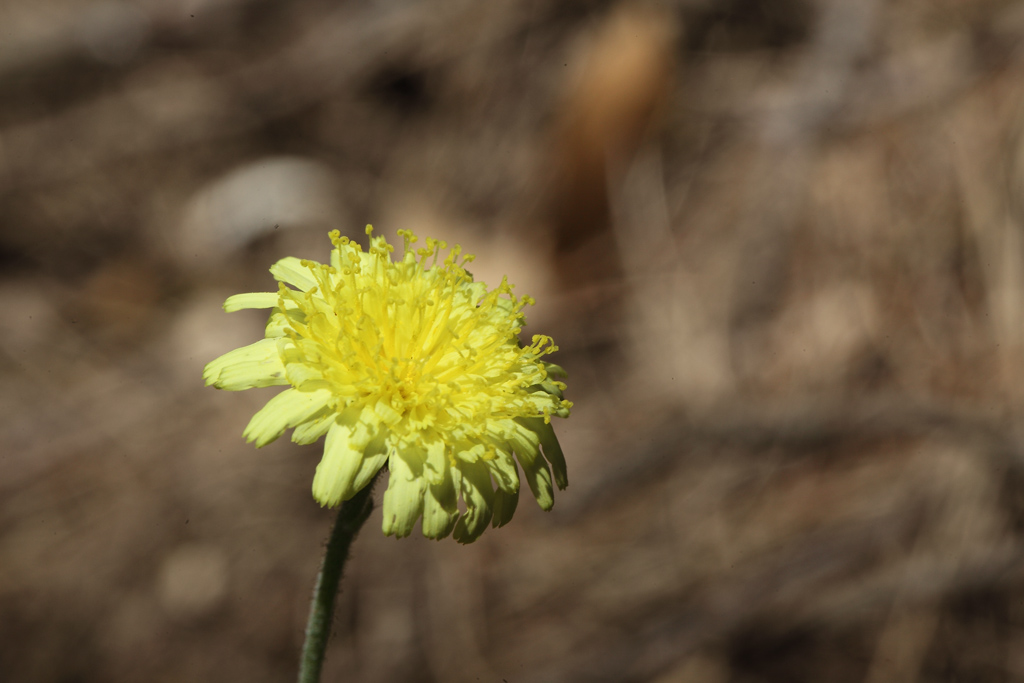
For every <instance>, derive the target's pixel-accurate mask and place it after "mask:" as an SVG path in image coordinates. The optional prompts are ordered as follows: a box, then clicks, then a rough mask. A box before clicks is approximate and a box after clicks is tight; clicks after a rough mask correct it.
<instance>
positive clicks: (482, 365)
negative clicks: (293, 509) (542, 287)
mask: <svg viewBox="0 0 1024 683" xmlns="http://www.w3.org/2000/svg"><path fill="white" fill-rule="evenodd" d="M366 233H367V235H371V233H372V228H371V227H370V226H367V228H366ZM399 235H401V236H402V237H403V239H404V240H405V253H404V255H403V257H402V258H401V260H399V261H392V258H391V253H392V252H393V251H394V247H393V246H392V245H390V244H388V242H387V240H385V239H384V238H383V237H372V236H371V239H370V249H369V252H364V251H363V250H362V247H361V246H360V245H359V244H357V243H355V242H351V241H349V239H348V238H347V237H342V236H341V235H340V234H339V233H338V231H334V232H332V233H331V234H330V238H331V242H332V243H333V244H334V250H333V251H332V252H331V263H330V265H329V266H328V265H323V264H320V263H316V262H314V261H307V260H299V259H297V258H292V257H288V258H284V259H281V260H280V261H278V262H277V263H275V264H274V265H273V266H272V267H271V268H270V272H271V273H272V274H273V275H274V278H275V279H277V280H278V281H279V282H280V283H281V284H280V285H279V289H278V291H277V292H276V293H270V292H266V293H254V294H236V295H235V296H232V297H230V298H229V299H228V300H227V301H226V302H225V303H224V310H226V311H228V312H232V311H237V310H241V309H243V308H271V309H273V310H272V311H271V313H270V320H269V321H268V323H267V329H266V338H265V339H262V340H260V341H258V342H256V343H255V344H251V345H249V346H246V347H243V348H240V349H236V350H234V351H231V352H229V353H227V354H225V355H223V356H221V357H220V358H218V359H216V360H214V361H213V362H211V363H210V364H209V365H207V366H206V369H205V370H204V372H203V377H204V379H205V380H206V384H207V386H209V385H213V386H215V387H217V388H218V389H227V390H231V391H238V390H241V389H249V388H252V387H266V386H278V385H281V386H283V385H286V384H290V385H291V388H289V389H287V390H285V391H283V392H282V393H280V394H278V395H277V396H275V397H274V398H272V399H271V400H270V401H269V402H268V403H267V405H266V406H264V407H263V408H262V409H261V410H260V411H259V412H258V413H256V415H254V416H253V418H252V420H251V421H250V422H249V426H248V427H246V429H245V433H244V435H245V437H246V438H247V439H248V440H249V441H253V442H255V443H256V446H257V447H260V446H265V445H266V444H268V443H270V442H271V441H273V440H275V439H276V438H278V437H279V436H281V434H283V433H284V431H285V430H286V429H288V428H294V432H293V433H292V440H293V441H295V442H296V443H312V442H314V441H316V440H317V439H319V438H320V437H321V436H324V435H326V436H327V439H326V442H325V445H324V455H323V458H322V460H321V461H320V464H319V465H318V466H317V468H316V475H315V476H314V478H313V497H314V498H315V499H316V500H317V501H319V503H320V504H321V505H327V506H331V507H334V506H336V505H339V504H340V503H341V502H342V501H344V500H348V499H349V498H351V497H352V496H353V495H355V493H356V492H357V491H359V490H360V489H362V488H363V487H364V486H366V485H367V484H368V483H369V482H370V481H371V480H372V479H373V477H374V475H375V474H376V473H377V471H378V470H380V468H381V467H383V466H384V464H385V463H387V466H388V471H389V473H390V476H389V480H388V488H387V491H386V492H385V494H384V533H385V534H388V535H392V534H393V535H395V536H398V537H402V536H408V535H409V533H410V532H411V531H412V528H413V525H414V524H415V522H416V520H417V519H419V518H420V517H422V518H423V524H422V528H423V535H424V536H427V537H429V538H437V539H440V538H444V537H446V536H447V535H448V534H450V533H452V532H453V531H454V535H455V539H456V540H458V541H460V542H462V543H469V542H472V541H473V540H475V539H476V538H477V537H479V536H480V534H481V533H483V531H484V529H485V528H486V527H487V524H488V522H491V523H492V524H493V526H495V527H498V526H502V525H504V524H506V523H507V522H508V521H509V520H510V519H511V518H512V514H513V512H515V508H516V504H517V502H518V500H519V472H518V470H517V468H516V464H515V463H516V461H518V462H519V465H520V466H521V467H522V469H523V472H524V473H525V475H526V482H527V484H528V485H529V487H530V490H531V491H532V493H533V495H534V497H535V498H536V499H537V502H538V503H539V504H540V506H541V508H543V509H545V510H549V509H550V508H551V506H552V505H553V504H554V497H553V492H552V486H551V484H552V471H553V472H554V483H555V484H557V485H558V487H559V488H560V489H562V488H565V486H566V484H567V479H566V468H565V459H564V458H563V456H562V451H561V448H560V447H559V445H558V440H557V439H556V438H555V432H554V430H553V429H552V426H551V417H552V416H558V417H568V416H569V408H570V407H571V406H572V404H571V403H570V402H569V401H566V400H564V398H563V396H562V391H563V390H564V389H565V385H564V384H562V383H561V382H558V381H555V380H554V379H553V378H554V377H564V375H565V372H564V371H563V370H562V369H561V368H560V367H558V366H557V365H554V364H552V363H547V362H545V361H544V360H542V358H543V357H544V356H545V355H547V354H549V353H551V352H553V351H556V350H557V347H556V346H554V345H553V344H552V341H551V339H550V338H549V337H544V336H534V337H533V342H532V343H531V344H530V345H528V346H523V345H521V344H520V342H519V337H518V335H519V332H520V330H521V328H522V326H523V324H524V316H523V312H522V311H523V308H524V307H525V306H526V305H527V304H532V303H533V300H532V299H531V298H530V297H526V296H524V297H516V296H514V295H513V294H512V287H511V285H509V284H508V282H507V280H502V283H501V284H500V285H499V286H498V287H497V288H496V289H493V290H490V291H488V290H487V287H486V285H484V284H483V283H480V282H474V281H473V276H472V275H471V274H470V273H469V272H468V271H466V269H465V268H464V265H465V264H466V263H468V262H470V261H472V260H473V257H472V256H471V255H466V256H465V257H463V259H462V262H461V264H460V263H458V262H457V261H458V258H459V256H460V254H461V249H460V247H459V246H458V245H455V247H454V248H453V249H452V250H451V252H450V253H449V254H448V256H447V257H446V258H444V259H443V261H441V262H440V263H439V262H438V261H439V258H440V252H441V250H443V249H447V244H445V243H444V242H441V241H438V240H434V239H427V241H426V244H427V246H426V248H425V249H417V250H415V251H414V250H413V249H412V248H411V247H410V245H411V244H412V243H414V242H416V241H417V238H416V236H415V235H413V234H412V233H411V232H408V231H399ZM286 284H287V285H291V287H294V288H295V289H291V288H289V287H286V286H285V285H286ZM513 454H514V457H513ZM549 464H550V468H549ZM492 479H493V482H494V483H493V484H492ZM495 484H496V488H495ZM460 498H461V500H462V501H463V504H464V508H465V510H464V511H463V512H461V514H460V511H459V499H460Z"/></svg>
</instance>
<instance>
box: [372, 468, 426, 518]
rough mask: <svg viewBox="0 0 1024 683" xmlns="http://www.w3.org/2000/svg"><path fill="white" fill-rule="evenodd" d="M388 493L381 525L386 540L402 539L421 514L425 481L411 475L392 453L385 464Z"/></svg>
mask: <svg viewBox="0 0 1024 683" xmlns="http://www.w3.org/2000/svg"><path fill="white" fill-rule="evenodd" d="M388 470H389V471H390V476H389V477H388V490H387V491H385V492H384V523H383V525H382V528H383V530H384V534H385V535H386V536H395V537H396V538H405V537H406V536H408V535H409V534H410V533H412V528H413V525H415V524H416V520H417V519H418V518H419V516H420V513H422V512H423V494H424V488H425V486H426V481H425V480H424V479H423V477H422V476H420V475H421V474H422V473H420V474H417V473H415V472H413V470H412V468H411V467H410V466H409V463H408V462H406V459H405V458H403V457H402V454H401V453H398V452H395V453H392V456H391V458H390V459H389V461H388Z"/></svg>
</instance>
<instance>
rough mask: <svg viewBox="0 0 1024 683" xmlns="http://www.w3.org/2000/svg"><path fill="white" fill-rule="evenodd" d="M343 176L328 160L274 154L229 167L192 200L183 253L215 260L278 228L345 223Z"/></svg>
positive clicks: (206, 262)
mask: <svg viewBox="0 0 1024 683" xmlns="http://www.w3.org/2000/svg"><path fill="white" fill-rule="evenodd" d="M337 184H338V180H337V177H336V176H335V174H334V172H333V171H332V170H331V169H330V168H328V167H327V166H326V165H325V164H322V163H319V162H317V161H312V160H309V159H302V158H297V157H269V158H265V159H261V160H259V161H255V162H253V163H250V164H246V165H244V166H241V167H239V168H236V169H235V170H233V171H231V172H229V173H227V174H226V175H224V176H222V177H221V178H219V179H218V180H215V181H213V182H212V183H210V184H209V185H207V186H205V187H204V188H202V189H201V190H200V191H199V192H197V193H196V194H195V195H194V196H193V197H192V199H191V200H190V201H189V202H188V205H187V206H186V208H185V210H184V212H183V217H182V221H181V225H180V231H179V234H178V256H179V257H180V258H181V260H182V262H183V263H184V264H185V265H187V266H199V267H203V266H210V265H213V264H216V263H217V262H219V261H220V260H222V259H224V258H226V257H228V256H229V255H231V254H233V253H235V252H237V251H238V250H239V249H242V248H243V247H245V246H246V245H247V244H250V243H252V242H253V241H255V240H257V239H259V238H260V237H263V236H265V235H268V234H271V233H273V232H274V231H276V230H283V229H287V228H296V227H322V228H323V231H324V232H327V231H328V230H332V229H335V228H341V227H344V221H343V220H342V219H343V211H342V207H341V206H340V204H339V202H338V201H337Z"/></svg>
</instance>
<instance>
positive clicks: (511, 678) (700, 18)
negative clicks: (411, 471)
mask: <svg viewBox="0 0 1024 683" xmlns="http://www.w3.org/2000/svg"><path fill="white" fill-rule="evenodd" d="M1022 125H1024V4H1022V3H1018V2H1010V1H1008V0H973V1H966V0H902V1H900V2H892V1H889V2H882V1H881V0H856V1H854V0H676V1H665V2H648V3H642V2H629V1H627V0H620V1H618V2H613V1H608V0H603V1H596V0H595V1H584V0H488V1H487V2H480V1H479V0H431V1H429V2H428V1H426V0H419V1H414V0H388V1H384V0H353V1H348V2H342V1H341V0H334V1H328V0H291V1H289V2H284V1H282V0H184V1H182V0H138V1H136V2H119V1H114V0H108V1H103V2H100V1H96V0H74V1H71V0H3V2H2V4H0V679H2V680H4V681H55V682H66V683H72V682H74V683H91V682H93V681H97V682H98V681H246V682H248V683H259V682H261V681H268V682H269V681H286V680H293V678H294V676H295V672H296V665H297V657H298V650H299V647H300V644H301V637H302V629H303V626H304V623H305V617H306V612H307V607H308V598H309V596H310V593H311V590H312V585H313V581H314V577H315V575H316V572H317V569H318V565H319V562H320V557H321V553H322V544H323V542H324V540H325V538H326V536H327V533H328V530H329V526H330V524H331V521H332V519H333V514H332V513H331V512H329V511H327V510H322V509H320V508H319V507H318V506H317V505H316V503H315V502H314V501H313V500H312V497H311V495H310V482H311V480H312V475H313V471H314V468H315V466H316V463H317V462H318V460H319V458H320V453H321V448H320V447H319V446H308V447H298V446H294V445H292V444H291V443H289V442H288V440H287V439H282V440H281V441H280V442H278V443H275V444H273V445H271V446H269V447H267V448H265V449H262V450H259V451H257V450H255V449H254V448H252V446H250V445H247V444H245V443H244V441H243V440H242V438H241V432H242V429H243V427H244V426H245V425H246V423H247V421H248V419H249V417H250V416H251V415H252V413H253V412H255V411H256V410H257V409H258V408H259V407H260V406H262V405H263V404H264V403H265V402H266V400H267V399H268V398H269V396H271V395H272V394H273V391H272V390H254V391H249V392H243V393H238V394H228V393H224V392H217V391H214V390H212V389H204V388H203V387H202V381H201V377H200V375H201V369H202V367H203V365H204V364H205V363H206V362H207V361H209V360H211V359H213V358H214V357H216V356H217V355H219V354H221V353H223V352H225V351H227V350H230V349H232V348H235V347H237V346H240V345H243V344H246V343H249V342H251V341H255V340H256V339H257V338H259V337H260V336H261V331H262V325H263V322H264V320H263V319H262V318H261V316H262V315H264V314H262V313H261V312H255V311H246V312H241V313H236V314H232V315H227V314H225V313H224V312H223V311H222V310H221V308H220V305H221V303H222V301H223V300H224V298H226V297H227V296H228V295H229V294H232V293H235V292H242V291H264V290H268V289H270V288H272V287H273V286H274V285H273V283H272V280H271V278H270V275H269V273H267V268H268V267H269V266H270V264H271V263H273V262H274V261H275V260H276V259H278V258H280V257H282V256H285V255H295V256H302V257H308V258H314V259H318V260H323V259H325V258H326V257H327V254H328V251H329V243H328V241H327V238H326V233H327V231H328V230H330V229H334V228H337V229H340V230H341V231H342V232H343V233H344V234H348V235H350V236H353V237H356V238H358V239H365V236H364V235H363V226H364V225H365V224H367V223H373V224H374V226H375V227H376V228H377V230H378V231H379V232H382V233H384V234H387V235H393V234H394V232H395V230H397V229H399V228H406V229H412V230H414V231H416V232H417V233H419V234H420V235H421V236H427V235H433V236H436V237H439V238H443V239H446V240H448V241H449V243H452V242H459V243H461V244H463V245H464V247H465V248H466V249H467V250H468V251H471V252H475V253H476V254H477V255H478V260H477V263H476V264H474V266H475V267H474V268H473V270H474V273H475V274H476V276H477V278H478V279H483V280H484V281H486V282H487V283H488V284H490V285H491V286H493V285H495V284H497V283H498V282H499V281H500V278H501V275H503V274H508V275H509V278H510V281H512V282H514V283H516V284H517V285H518V287H517V292H518V293H520V294H522V293H528V294H531V295H533V296H534V297H536V298H537V300H538V303H537V305H536V306H535V307H534V308H533V309H531V310H530V312H529V322H530V326H529V328H528V329H527V330H526V334H530V333H537V332H543V333H545V334H550V335H552V336H553V337H554V338H555V340H556V342H557V343H558V344H559V345H560V347H561V350H560V351H559V353H558V354H556V356H555V357H554V360H555V361H556V362H558V363H560V364H562V365H563V366H565V367H566V368H567V369H568V371H569V374H570V378H569V381H568V382H569V391H568V392H567V396H568V398H570V399H571V400H573V401H574V402H575V408H574V410H573V415H572V418H571V419H569V420H567V421H559V422H558V424H557V425H556V428H557V430H558V433H559V435H560V438H561V441H562V444H563V446H564V448H565V452H566V455H567V459H568V462H569V480H570V487H569V488H568V490H566V491H565V492H563V493H561V494H560V495H558V496H557V498H556V505H555V509H554V510H553V511H552V512H551V513H548V514H545V513H542V512H541V511H540V510H539V509H537V507H536V506H535V505H533V504H532V502H531V501H530V500H529V498H525V499H524V500H523V503H522V504H521V505H520V509H519V512H518V513H517V515H516V518H515V519H514V520H513V522H512V523H511V524H510V525H509V526H508V527H505V528H504V529H501V530H500V531H496V532H491V531H489V532H487V533H486V534H484V536H483V538H482V539H481V540H480V541H478V542H477V543H475V544H473V545H471V546H468V547H461V546H457V545H456V544H455V543H454V542H452V541H450V540H448V541H444V542H440V543H434V542H429V541H426V540H424V539H423V538H422V537H420V536H418V535H414V536H413V537H411V538H409V539H406V540H402V541H395V540H394V539H391V538H385V537H383V536H382V534H381V533H380V512H379V510H378V511H376V512H375V513H374V515H373V516H372V517H371V519H370V522H369V523H368V525H367V527H366V528H365V529H364V531H363V533H362V535H361V536H360V537H359V539H358V540H357V542H356V544H355V546H354V549H353V558H352V561H351V562H350V565H349V569H348V572H347V575H346V577H345V580H344V582H343V591H342V594H341V596H340V598H339V607H338V613H337V618H336V621H335V633H334V637H333V639H332V641H331V644H330V648H329V651H328V660H327V667H326V673H325V680H327V681H333V680H347V681H368V682H378V681H379V682H386V681H411V682H420V681H422V682H424V683H427V682H438V683H440V682H444V683H449V682H453V683H460V682H462V681H466V682H471V681H485V682H488V681H490V682H494V683H499V682H504V683H524V682H533V681H538V682H556V681H609V682H613V681H614V682H617V681H656V682H658V683H755V682H783V681H785V682H790V681H809V682H814V681H829V682H838V683H843V682H846V681H850V682H856V683H861V682H865V683H883V682H887V681H921V682H927V681H1024V430H1022V427H1024V423H1022V417H1024V165H1022V164H1024V135H1022ZM382 491H383V487H379V490H378V491H377V494H376V495H377V498H378V500H379V498H380V495H381V493H382Z"/></svg>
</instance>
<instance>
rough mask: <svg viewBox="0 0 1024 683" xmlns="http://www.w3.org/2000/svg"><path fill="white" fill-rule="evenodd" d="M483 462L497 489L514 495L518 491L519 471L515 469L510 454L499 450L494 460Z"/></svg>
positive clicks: (514, 462) (514, 463)
mask: <svg viewBox="0 0 1024 683" xmlns="http://www.w3.org/2000/svg"><path fill="white" fill-rule="evenodd" d="M484 462H485V463H486V465H487V469H488V470H489V471H490V473H491V475H492V476H493V477H494V481H495V483H497V484H498V488H500V489H501V490H502V491H505V492H506V493H515V492H516V491H518V490H519V470H518V469H516V461H515V460H513V459H512V453H510V452H506V451H501V450H499V451H498V452H497V453H496V454H495V457H494V458H492V459H490V460H485V461H484Z"/></svg>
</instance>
